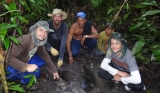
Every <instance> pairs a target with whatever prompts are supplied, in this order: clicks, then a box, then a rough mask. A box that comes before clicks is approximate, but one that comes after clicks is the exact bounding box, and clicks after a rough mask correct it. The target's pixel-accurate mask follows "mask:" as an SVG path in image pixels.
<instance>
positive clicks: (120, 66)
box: [101, 49, 141, 84]
mask: <svg viewBox="0 0 160 93" xmlns="http://www.w3.org/2000/svg"><path fill="white" fill-rule="evenodd" d="M111 60H112V61H111ZM110 63H112V66H111V65H110ZM101 68H102V69H104V70H106V71H108V72H109V73H110V74H111V75H115V74H117V72H118V70H120V71H123V72H127V73H129V74H130V76H129V77H121V81H122V82H123V83H124V84H129V83H133V84H138V83H141V76H140V73H139V69H138V66H137V63H136V60H135V57H134V56H132V52H131V51H130V50H129V49H127V51H126V55H125V56H124V57H122V58H121V57H117V56H115V55H114V54H112V55H111V56H110V57H108V58H104V60H103V61H102V63H101Z"/></svg>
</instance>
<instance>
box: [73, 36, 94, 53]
mask: <svg viewBox="0 0 160 93" xmlns="http://www.w3.org/2000/svg"><path fill="white" fill-rule="evenodd" d="M96 44H97V39H95V38H92V39H89V40H87V42H84V46H85V47H87V49H88V51H89V52H90V51H92V49H93V48H94V47H95V46H96ZM80 47H81V41H80V40H75V39H72V41H71V51H72V56H77V55H78V53H79V52H80Z"/></svg>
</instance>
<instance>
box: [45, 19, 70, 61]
mask: <svg viewBox="0 0 160 93" xmlns="http://www.w3.org/2000/svg"><path fill="white" fill-rule="evenodd" d="M48 23H49V28H50V29H53V30H54V32H51V33H49V34H48V40H47V43H46V45H45V48H46V50H48V51H50V50H51V48H52V47H54V48H56V49H59V50H58V51H59V58H58V60H63V57H64V52H65V45H66V40H67V36H68V27H67V24H66V23H65V22H63V21H62V22H61V25H60V27H59V28H58V29H56V28H55V27H54V25H53V20H52V19H51V20H48Z"/></svg>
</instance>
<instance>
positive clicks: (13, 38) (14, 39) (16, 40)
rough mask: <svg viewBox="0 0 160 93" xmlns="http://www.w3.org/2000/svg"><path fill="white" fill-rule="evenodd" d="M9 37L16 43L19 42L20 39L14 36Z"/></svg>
mask: <svg viewBox="0 0 160 93" xmlns="http://www.w3.org/2000/svg"><path fill="white" fill-rule="evenodd" d="M9 38H10V39H11V40H12V41H13V42H14V43H16V44H18V39H17V38H15V37H14V36H9Z"/></svg>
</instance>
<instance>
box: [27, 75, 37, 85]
mask: <svg viewBox="0 0 160 93" xmlns="http://www.w3.org/2000/svg"><path fill="white" fill-rule="evenodd" d="M24 78H30V81H29V83H28V87H29V88H30V87H31V86H32V85H33V84H34V83H36V82H37V79H36V76H35V75H26V76H24Z"/></svg>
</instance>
